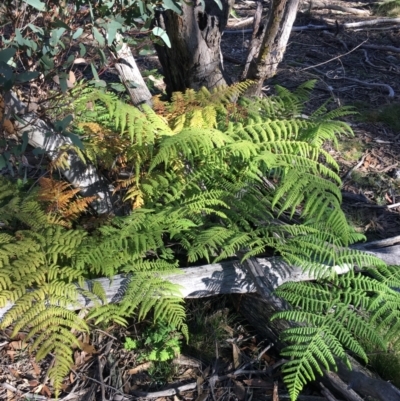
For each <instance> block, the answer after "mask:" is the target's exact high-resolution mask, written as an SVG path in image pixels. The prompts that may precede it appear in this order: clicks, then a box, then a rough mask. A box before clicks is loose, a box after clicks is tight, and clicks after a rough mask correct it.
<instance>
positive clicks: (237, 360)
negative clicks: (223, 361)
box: [232, 343, 240, 369]
mask: <svg viewBox="0 0 400 401" xmlns="http://www.w3.org/2000/svg"><path fill="white" fill-rule="evenodd" d="M232 355H233V366H234V368H235V369H237V368H238V367H239V365H240V349H239V347H238V346H237V345H236V344H235V343H232Z"/></svg>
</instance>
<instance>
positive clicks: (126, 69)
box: [115, 34, 153, 107]
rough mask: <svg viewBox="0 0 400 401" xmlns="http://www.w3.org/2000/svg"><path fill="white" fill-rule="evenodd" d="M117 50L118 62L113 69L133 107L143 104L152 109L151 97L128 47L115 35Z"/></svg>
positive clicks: (119, 36)
mask: <svg viewBox="0 0 400 401" xmlns="http://www.w3.org/2000/svg"><path fill="white" fill-rule="evenodd" d="M117 42H118V45H117V46H118V47H119V50H118V51H117V59H118V62H117V63H116V64H115V68H116V69H117V71H118V74H119V75H120V77H121V80H122V82H123V84H124V85H125V88H126V90H127V91H128V93H129V96H130V97H131V99H132V102H133V104H134V106H140V105H141V104H143V103H146V104H148V105H149V106H150V107H152V105H153V103H152V100H151V98H152V95H151V93H150V91H149V88H148V87H147V86H146V83H145V82H144V79H143V77H142V74H141V73H140V70H139V68H138V66H137V64H136V61H135V59H134V57H133V55H132V52H131V49H130V48H129V46H128V45H127V44H126V43H124V42H123V41H122V36H121V35H120V34H117Z"/></svg>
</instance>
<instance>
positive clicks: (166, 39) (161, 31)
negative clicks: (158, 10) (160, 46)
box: [152, 26, 171, 47]
mask: <svg viewBox="0 0 400 401" xmlns="http://www.w3.org/2000/svg"><path fill="white" fill-rule="evenodd" d="M152 32H153V34H154V35H155V36H159V37H160V38H161V39H162V40H163V41H164V43H165V44H166V45H167V46H168V47H171V41H170V40H169V37H168V35H167V32H165V31H164V29H162V28H160V27H159V26H156V27H155V28H153V31H152Z"/></svg>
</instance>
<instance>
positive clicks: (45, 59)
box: [40, 54, 54, 70]
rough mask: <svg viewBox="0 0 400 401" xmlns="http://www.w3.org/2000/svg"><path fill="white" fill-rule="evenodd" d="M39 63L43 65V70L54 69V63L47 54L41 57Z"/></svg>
mask: <svg viewBox="0 0 400 401" xmlns="http://www.w3.org/2000/svg"><path fill="white" fill-rule="evenodd" d="M40 62H41V63H42V64H43V66H44V68H45V70H52V69H53V68H54V61H53V59H52V58H50V57H49V56H48V55H47V54H45V55H44V56H42V57H41V59H40Z"/></svg>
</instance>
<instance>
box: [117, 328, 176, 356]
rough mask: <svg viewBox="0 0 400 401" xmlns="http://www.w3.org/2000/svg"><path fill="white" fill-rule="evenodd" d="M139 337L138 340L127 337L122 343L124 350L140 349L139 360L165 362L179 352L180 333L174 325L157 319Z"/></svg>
mask: <svg viewBox="0 0 400 401" xmlns="http://www.w3.org/2000/svg"><path fill="white" fill-rule="evenodd" d="M141 337H142V338H141V339H139V340H133V339H132V338H130V337H127V338H126V339H125V343H124V348H125V349H126V350H136V349H139V350H140V360H141V361H156V362H165V361H168V360H171V359H173V358H175V357H176V356H177V355H179V354H180V350H181V335H180V334H179V332H177V331H176V328H175V326H174V325H171V324H167V323H164V322H163V321H159V322H158V323H156V324H155V325H154V326H153V327H150V328H148V329H147V330H146V331H145V332H144V333H143V335H142V336H141ZM143 348H144V350H143Z"/></svg>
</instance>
